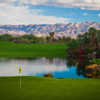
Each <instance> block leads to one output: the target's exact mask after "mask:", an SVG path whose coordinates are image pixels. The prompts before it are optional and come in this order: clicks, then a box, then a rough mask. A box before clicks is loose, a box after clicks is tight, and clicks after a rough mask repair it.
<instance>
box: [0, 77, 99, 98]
mask: <svg viewBox="0 0 100 100" xmlns="http://www.w3.org/2000/svg"><path fill="white" fill-rule="evenodd" d="M99 99H100V80H99V79H51V78H40V77H22V88H21V89H20V88H19V78H18V77H5V78H4V77H1V78H0V100H99Z"/></svg>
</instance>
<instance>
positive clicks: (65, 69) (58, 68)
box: [0, 57, 85, 78]
mask: <svg viewBox="0 0 100 100" xmlns="http://www.w3.org/2000/svg"><path fill="white" fill-rule="evenodd" d="M18 66H22V75H23V76H44V75H45V74H47V73H50V74H52V75H53V77H54V78H85V77H84V75H79V74H77V67H76V66H72V67H69V66H67V60H66V59H60V58H53V59H47V58H44V57H43V58H38V59H0V76H18V75H19V73H18Z"/></svg>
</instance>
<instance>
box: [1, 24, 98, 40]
mask: <svg viewBox="0 0 100 100" xmlns="http://www.w3.org/2000/svg"><path fill="white" fill-rule="evenodd" d="M90 27H94V28H96V29H100V23H97V22H84V23H68V24H39V25H37V24H29V25H0V34H11V35H24V34H34V35H36V36H38V37H41V36H49V33H50V32H55V36H56V37H63V36H65V37H72V38H76V37H77V35H79V34H83V33H85V32H86V31H88V29H89V28H90Z"/></svg>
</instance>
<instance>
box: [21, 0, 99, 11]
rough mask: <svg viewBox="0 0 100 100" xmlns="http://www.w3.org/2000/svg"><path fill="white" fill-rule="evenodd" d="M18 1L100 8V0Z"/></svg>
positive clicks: (22, 0) (33, 3) (22, 1)
mask: <svg viewBox="0 0 100 100" xmlns="http://www.w3.org/2000/svg"><path fill="white" fill-rule="evenodd" d="M20 3H25V4H32V5H54V6H62V7H80V8H84V9H94V10H100V0H20Z"/></svg>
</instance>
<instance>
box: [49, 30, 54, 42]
mask: <svg viewBox="0 0 100 100" xmlns="http://www.w3.org/2000/svg"><path fill="white" fill-rule="evenodd" d="M54 35H55V32H51V33H50V40H51V41H54Z"/></svg>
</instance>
